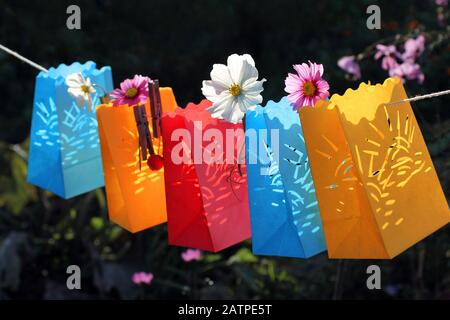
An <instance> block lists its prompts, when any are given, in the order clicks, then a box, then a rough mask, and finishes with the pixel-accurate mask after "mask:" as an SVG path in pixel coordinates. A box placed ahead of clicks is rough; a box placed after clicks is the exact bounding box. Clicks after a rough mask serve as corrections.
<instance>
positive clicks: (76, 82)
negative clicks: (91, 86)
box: [66, 72, 85, 88]
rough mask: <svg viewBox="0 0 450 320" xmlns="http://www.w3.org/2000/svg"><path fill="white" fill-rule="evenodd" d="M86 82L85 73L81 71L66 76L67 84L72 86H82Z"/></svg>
mask: <svg viewBox="0 0 450 320" xmlns="http://www.w3.org/2000/svg"><path fill="white" fill-rule="evenodd" d="M84 82H85V81H84V78H83V75H82V74H81V73H80V72H76V73H72V74H69V75H68V76H67V77H66V85H67V86H68V87H70V88H75V87H81V86H82V85H83V84H84Z"/></svg>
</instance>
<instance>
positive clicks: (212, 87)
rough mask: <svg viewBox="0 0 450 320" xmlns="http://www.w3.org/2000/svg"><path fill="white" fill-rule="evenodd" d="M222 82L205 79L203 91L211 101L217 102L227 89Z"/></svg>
mask: <svg viewBox="0 0 450 320" xmlns="http://www.w3.org/2000/svg"><path fill="white" fill-rule="evenodd" d="M227 90H228V88H226V87H224V86H223V84H222V83H220V82H216V81H213V80H204V81H203V86H202V93H203V95H204V96H205V97H206V99H208V100H209V101H211V102H216V101H218V100H219V99H220V97H219V96H220V94H221V93H222V92H224V91H227Z"/></svg>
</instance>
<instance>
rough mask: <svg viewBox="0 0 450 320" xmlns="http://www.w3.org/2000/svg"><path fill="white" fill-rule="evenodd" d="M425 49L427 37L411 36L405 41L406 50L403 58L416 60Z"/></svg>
mask: <svg viewBox="0 0 450 320" xmlns="http://www.w3.org/2000/svg"><path fill="white" fill-rule="evenodd" d="M424 51H425V37H424V36H423V35H420V36H418V37H417V38H415V39H414V38H411V39H408V40H406V42H405V52H404V53H403V54H402V59H403V60H415V59H416V58H418V57H419V56H420V55H421V54H422V53H423V52H424Z"/></svg>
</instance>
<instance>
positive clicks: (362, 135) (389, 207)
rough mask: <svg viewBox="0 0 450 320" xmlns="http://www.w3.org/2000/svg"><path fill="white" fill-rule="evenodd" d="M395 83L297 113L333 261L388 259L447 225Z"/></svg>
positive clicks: (416, 131) (398, 84) (418, 136)
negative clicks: (345, 259)
mask: <svg viewBox="0 0 450 320" xmlns="http://www.w3.org/2000/svg"><path fill="white" fill-rule="evenodd" d="M406 98H407V95H406V93H405V90H404V88H403V85H402V83H401V80H400V79H398V78H390V79H387V80H386V81H385V82H384V84H383V85H380V84H378V85H367V84H364V83H362V84H361V85H360V86H359V88H358V89H357V90H355V91H353V90H347V92H346V93H345V95H343V96H339V95H334V96H333V97H332V98H331V101H329V102H319V103H318V104H317V105H316V106H315V107H314V108H311V107H306V108H302V109H301V110H300V118H301V122H302V126H303V131H304V134H305V140H306V147H307V150H308V155H309V159H310V161H311V170H312V175H313V178H314V184H315V187H316V193H317V198H318V200H319V208H320V213H321V215H322V221H323V224H324V230H325V236H326V242H327V246H328V253H329V256H330V257H331V258H370V259H389V258H393V257H395V256H396V255H398V254H399V253H401V252H402V251H404V250H406V249H407V248H409V247H410V246H412V245H413V244H415V243H416V242H418V241H420V240H422V239H423V238H425V237H426V236H428V235H429V234H431V233H433V232H434V231H436V230H437V229H439V228H440V227H442V226H444V225H445V224H447V223H448V222H449V220H450V213H449V210H448V204H447V201H446V199H445V196H444V193H443V191H442V188H441V186H440V184H439V180H438V177H437V175H436V171H435V170H434V167H433V162H432V160H431V158H430V155H429V153H428V150H427V147H426V144H425V142H424V140H423V137H422V134H421V132H420V128H419V126H418V124H417V121H416V118H415V117H414V113H413V110H412V108H411V106H410V104H409V103H401V104H392V105H386V104H388V103H390V102H395V101H400V100H402V99H406Z"/></svg>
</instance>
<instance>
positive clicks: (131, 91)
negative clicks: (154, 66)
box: [110, 75, 150, 107]
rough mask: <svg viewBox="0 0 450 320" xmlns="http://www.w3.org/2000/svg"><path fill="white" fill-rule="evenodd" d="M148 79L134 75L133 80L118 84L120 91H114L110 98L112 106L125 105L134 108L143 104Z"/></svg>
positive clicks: (146, 92)
mask: <svg viewBox="0 0 450 320" xmlns="http://www.w3.org/2000/svg"><path fill="white" fill-rule="evenodd" d="M149 81H150V78H148V77H143V76H141V75H135V76H134V78H133V79H126V80H125V81H123V82H122V83H121V84H120V89H115V90H114V91H113V92H111V94H110V96H111V98H113V101H112V104H113V106H115V107H117V106H120V105H124V104H127V105H129V106H134V105H137V104H141V103H142V104H144V103H146V102H147V99H148V82H149Z"/></svg>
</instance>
